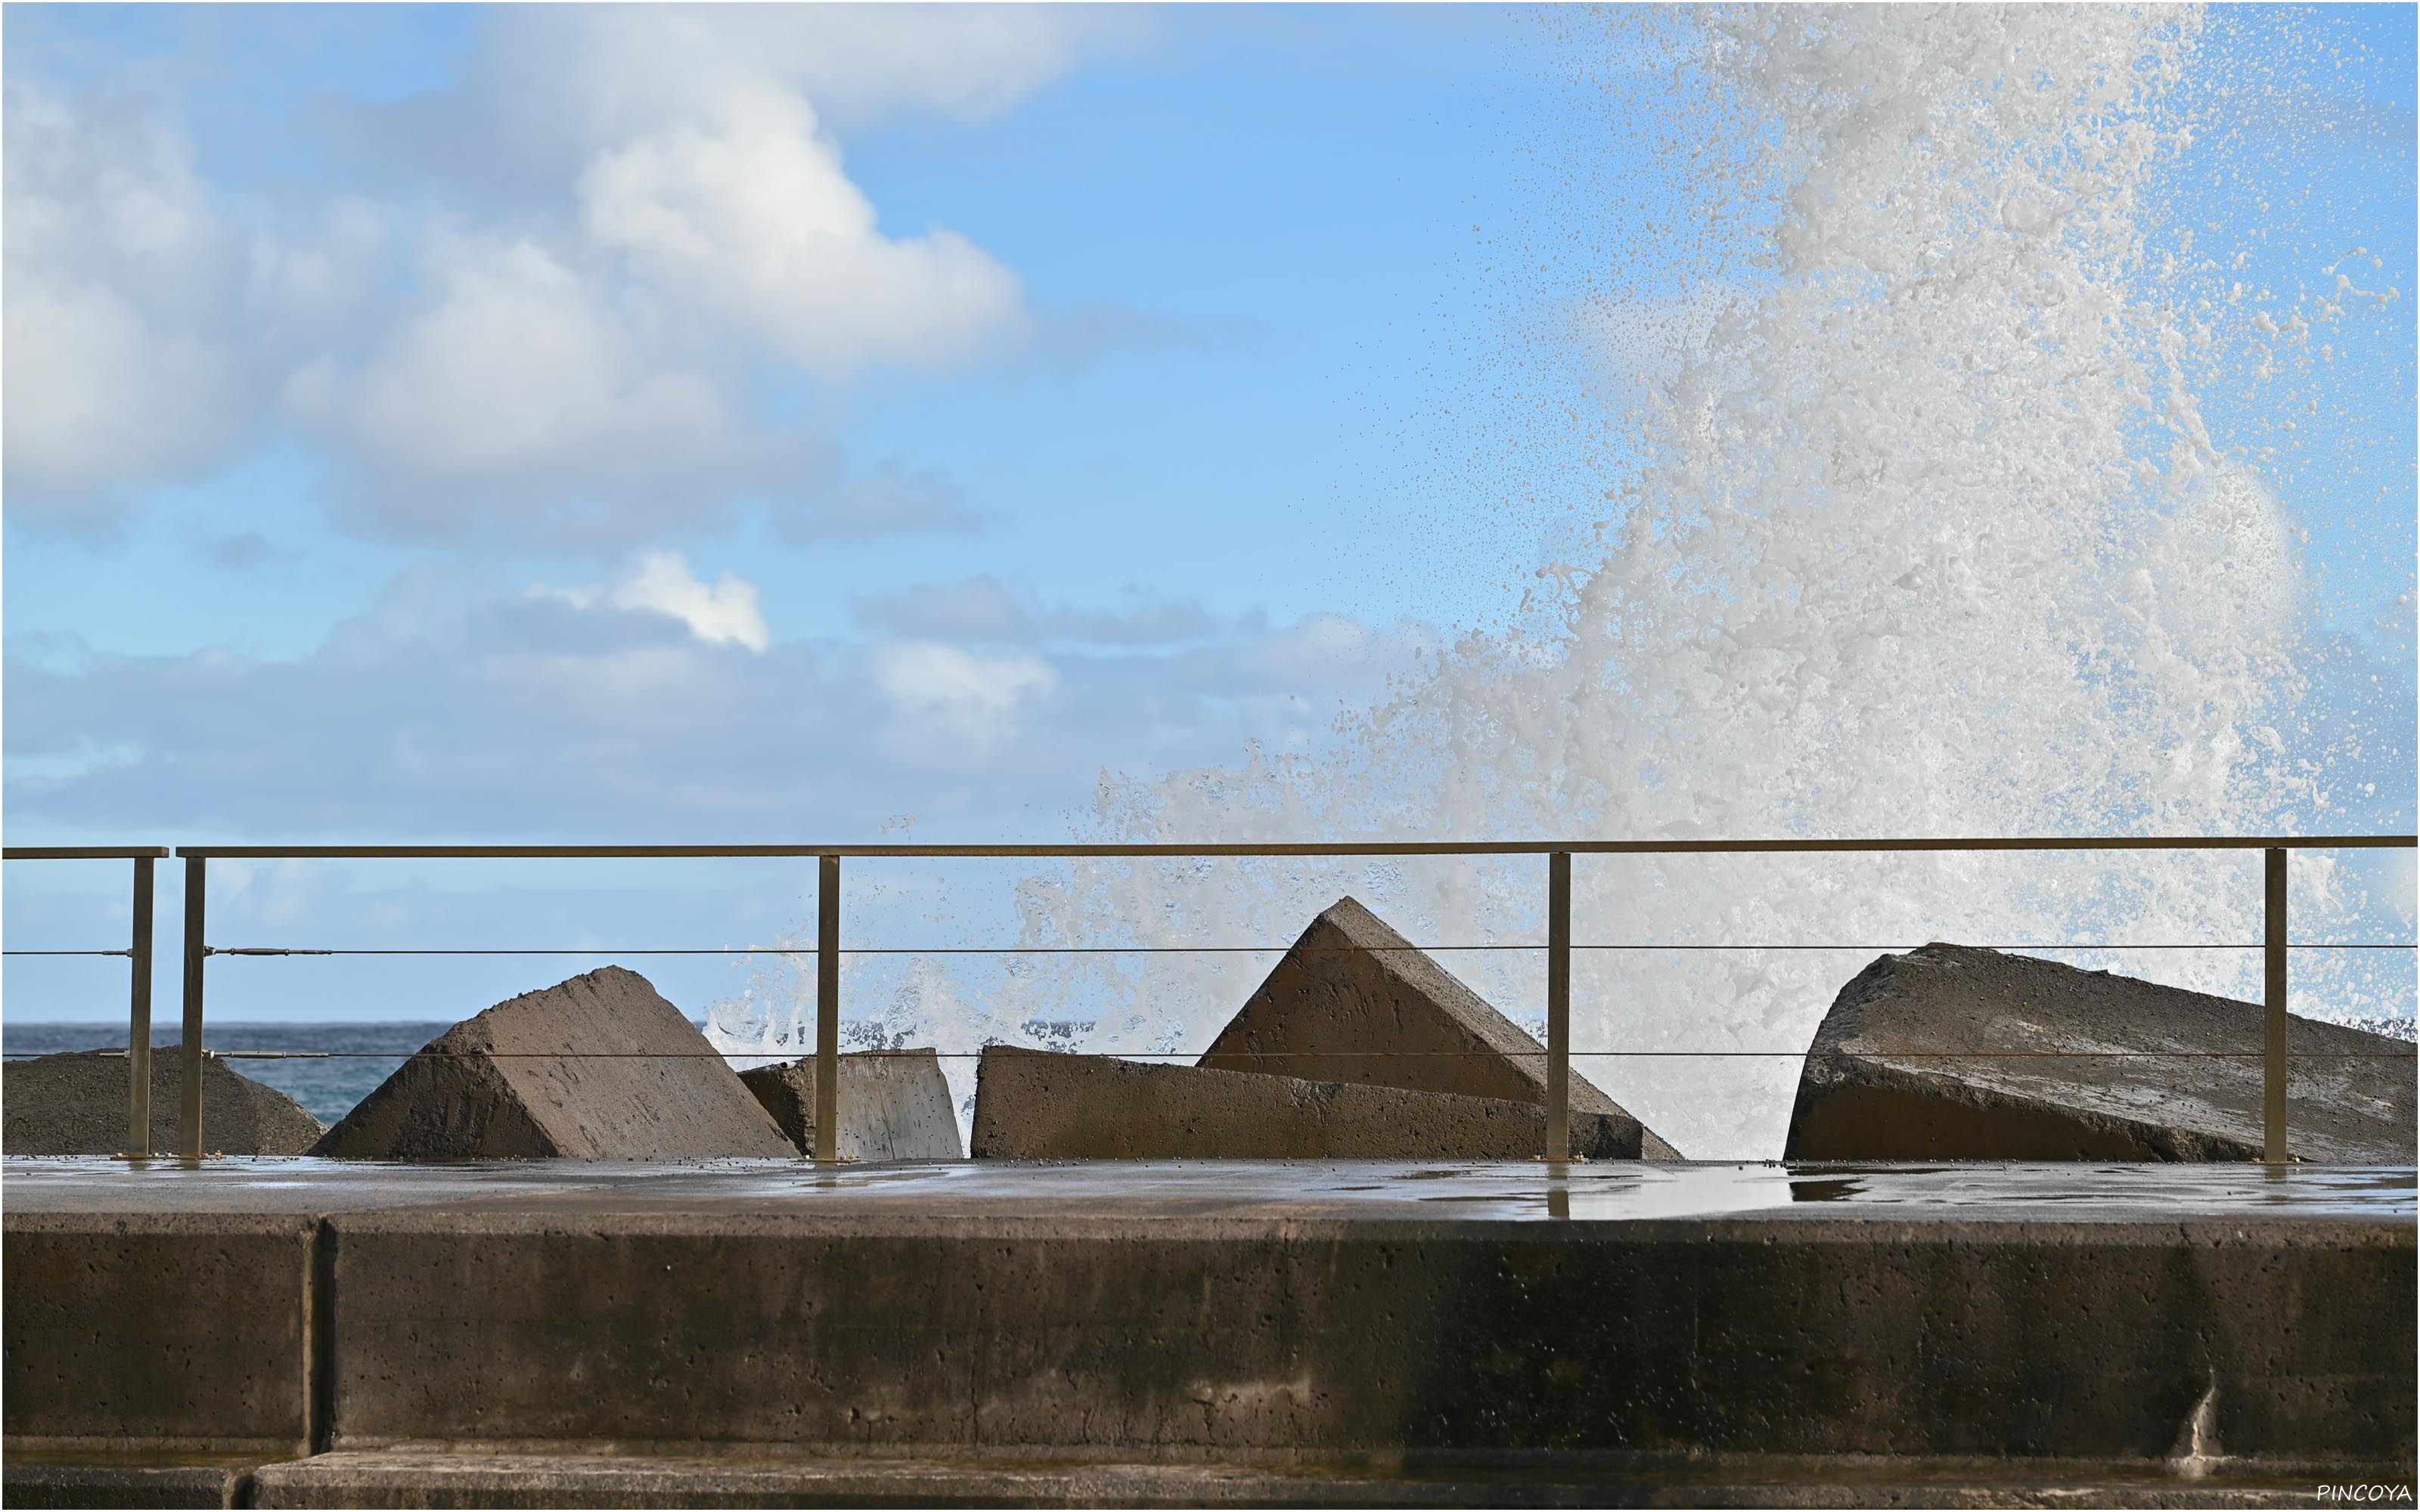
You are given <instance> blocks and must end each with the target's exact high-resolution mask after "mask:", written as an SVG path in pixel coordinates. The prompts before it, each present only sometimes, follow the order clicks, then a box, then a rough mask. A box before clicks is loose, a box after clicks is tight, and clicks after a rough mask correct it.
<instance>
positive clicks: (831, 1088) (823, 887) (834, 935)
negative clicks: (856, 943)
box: [815, 856, 840, 1161]
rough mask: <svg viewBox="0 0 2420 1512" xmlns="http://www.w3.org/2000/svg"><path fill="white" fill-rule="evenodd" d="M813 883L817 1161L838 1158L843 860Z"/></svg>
mask: <svg viewBox="0 0 2420 1512" xmlns="http://www.w3.org/2000/svg"><path fill="white" fill-rule="evenodd" d="M819 859H820V861H821V866H820V868H819V869H818V871H817V873H816V878H815V1159H817V1160H819V1161H829V1160H837V1159H839V1158H840V857H839V856H822V857H820V858H819Z"/></svg>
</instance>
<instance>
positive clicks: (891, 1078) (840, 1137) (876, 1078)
mask: <svg viewBox="0 0 2420 1512" xmlns="http://www.w3.org/2000/svg"><path fill="white" fill-rule="evenodd" d="M739 1080H740V1083H741V1085H742V1086H744V1087H746V1088H748V1090H750V1091H751V1092H753V1093H755V1094H756V1101H757V1102H759V1103H763V1104H764V1105H765V1111H766V1112H768V1113H769V1114H771V1115H772V1116H773V1121H774V1122H775V1123H778V1124H780V1125H781V1126H782V1132H783V1134H787V1135H788V1136H789V1138H790V1143H792V1144H793V1145H796V1146H797V1147H798V1148H799V1153H801V1154H807V1155H812V1154H814V1151H815V1061H814V1057H813V1056H809V1057H805V1058H803V1059H800V1060H788V1061H783V1063H782V1064H780V1065H778V1066H757V1067H754V1068H752V1069H751V1070H748V1071H743V1072H740V1073H739ZM838 1090H839V1101H840V1128H839V1130H838V1131H837V1132H836V1134H835V1135H834V1138H833V1141H832V1152H833V1153H834V1154H836V1155H838V1156H839V1157H840V1158H841V1159H843V1160H962V1159H964V1158H965V1156H966V1148H965V1147H964V1146H962V1145H961V1144H959V1143H958V1116H957V1113H956V1111H955V1110H954V1108H952V1107H951V1105H950V1083H949V1078H948V1077H946V1076H943V1075H942V1074H941V1057H940V1052H939V1051H937V1050H934V1049H932V1048H931V1047H929V1046H927V1047H926V1048H924V1049H922V1050H870V1051H865V1052H862V1053H860V1054H856V1055H847V1056H843V1057H840V1086H839V1089H838Z"/></svg>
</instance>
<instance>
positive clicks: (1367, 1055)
mask: <svg viewBox="0 0 2420 1512" xmlns="http://www.w3.org/2000/svg"><path fill="white" fill-rule="evenodd" d="M175 1044H176V1041H168V1042H167V1043H166V1044H163V1045H158V1046H155V1047H154V1048H155V1049H169V1048H173V1047H174V1046H175ZM1000 1048H1008V1049H1019V1050H1028V1049H1032V1048H1033V1047H1032V1046H1030V1045H1011V1046H1005V1047H1000ZM58 1053H59V1052H55V1051H36V1050H10V1051H8V1052H6V1053H5V1057H0V1058H7V1059H9V1060H23V1059H28V1058H33V1057H40V1056H43V1055H53V1054H58ZM78 1053H81V1054H85V1055H100V1056H107V1057H122V1056H124V1055H125V1054H126V1052H125V1051H124V1050H123V1049H120V1048H116V1047H103V1048H102V1049H100V1050H97V1051H84V1052H78ZM206 1053H207V1054H208V1055H209V1056H212V1057H217V1058H218V1059H221V1060H719V1061H724V1062H728V1061H730V1060H732V1059H734V1058H739V1059H754V1058H759V1057H763V1056H765V1054H766V1053H765V1052H763V1051H757V1050H736V1051H733V1052H731V1053H730V1054H728V1055H726V1054H724V1053H722V1052H721V1051H714V1050H207V1051H206ZM1042 1053H1044V1054H1050V1055H1062V1054H1097V1057H1098V1058H1103V1059H1109V1060H1187V1061H1190V1060H1198V1059H1200V1058H1201V1054H1200V1053H1198V1052H1195V1051H1189V1050H1136V1051H1119V1052H1107V1051H1104V1052H1097V1053H1094V1052H1065V1051H1047V1052H1042ZM845 1054H846V1055H847V1056H848V1057H851V1058H856V1057H867V1056H892V1057H933V1058H937V1059H940V1060H980V1059H982V1058H983V1054H984V1053H983V1052H982V1051H980V1050H934V1051H927V1050H852V1051H847V1052H845ZM1546 1054H1547V1053H1546V1052H1545V1051H1544V1050H1322V1051H1318V1052H1316V1058H1319V1059H1323V1060H1343V1059H1372V1058H1377V1059H1387V1060H1406V1059H1408V1060H1431V1059H1445V1058H1454V1059H1490V1060H1544V1059H1545V1058H1546ZM2262 1054H2263V1052H2261V1051H2258V1050H1896V1049H1890V1048H1887V1047H1885V1048H1881V1049H1876V1048H1872V1047H1869V1046H1861V1047H1859V1048H1857V1049H1854V1050H1574V1051H1572V1052H1570V1055H1571V1057H1572V1058H1573V1059H1575V1060H1577V1059H1582V1058H1586V1059H1592V1060H1604V1059H1658V1058H1673V1059H1685V1058H1692V1057H1696V1058H1728V1057H1738V1058H1744V1059H1777V1058H1780V1059H1791V1060H1798V1059H1805V1058H1808V1057H1815V1056H1827V1057H1830V1056H1876V1057H1890V1058H1892V1059H1897V1060H2258V1059H2259V1058H2261V1056H2262ZM2293 1054H2294V1058H2295V1059H2296V1060H2408V1059H2412V1057H2414V1056H2415V1055H2420V1046H2414V1048H2413V1049H2412V1050H2297V1051H2295V1052H2294V1053H2293ZM789 1058H791V1059H804V1058H808V1057H805V1056H804V1055H800V1056H795V1057H789ZM781 1059H782V1057H779V1056H774V1057H771V1060H772V1062H773V1063H779V1062H780V1061H781ZM1212 1069H1214V1070H1217V1069H1219V1068H1216V1067H1214V1068H1212Z"/></svg>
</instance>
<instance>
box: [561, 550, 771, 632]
mask: <svg viewBox="0 0 2420 1512" xmlns="http://www.w3.org/2000/svg"><path fill="white" fill-rule="evenodd" d="M536 592H537V593H538V594H540V595H541V596H549V597H553V598H559V599H562V600H563V601H564V602H565V603H567V604H571V605H574V606H576V607H578V608H582V609H585V608H587V607H588V606H589V605H591V604H606V605H610V606H612V607H613V608H614V609H638V610H642V611H644V612H646V613H650V614H663V615H669V616H670V617H672V618H673V619H675V620H678V621H680V622H681V623H682V624H683V625H688V626H689V630H690V634H691V635H693V636H695V637H697V638H698V639H699V640H703V641H706V643H708V644H709V645H711V644H716V643H720V642H725V641H727V642H730V643H731V644H734V645H742V646H746V647H747V648H748V649H749V650H751V651H756V652H761V651H763V650H764V649H765V647H766V645H767V644H768V642H769V640H770V639H771V638H770V637H769V636H768V634H767V633H766V630H765V616H764V614H763V612H762V611H761V610H760V609H758V607H757V603H758V599H757V593H756V585H755V584H754V583H752V582H750V581H749V580H748V579H745V578H741V577H738V576H737V575H735V574H732V573H728V572H726V573H724V574H723V575H722V576H721V578H720V579H716V581H715V582H714V584H713V585H712V586H711V587H709V586H708V585H707V584H706V583H705V582H703V581H701V580H700V579H699V578H698V577H697V575H696V574H695V573H693V572H691V571H690V565H689V559H688V558H687V557H685V556H683V555H681V554H680V553H679V552H677V551H642V552H641V553H639V556H638V559H637V561H635V562H634V563H631V567H630V570H629V572H628V573H627V574H625V575H624V576H623V577H622V579H620V580H619V581H617V582H614V583H613V584H612V585H610V586H607V587H601V588H541V589H538V590H536Z"/></svg>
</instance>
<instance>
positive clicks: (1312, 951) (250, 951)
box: [0, 940, 2420, 956]
mask: <svg viewBox="0 0 2420 1512" xmlns="http://www.w3.org/2000/svg"><path fill="white" fill-rule="evenodd" d="M1942 943H1944V944H1954V945H1958V946H1961V947H1962V948H1963V949H1970V950H2259V949H2266V947H2265V946H2264V945H2262V944H2260V943H2259V942H2257V941H2256V942H2254V943H2251V944H2248V945H2229V944H2223V943H2222V944H2202V945H2168V944H2156V945H2153V944H2135V943H2133V942H2131V941H2119V942H2117V943H2114V944H2113V943H2101V942H2093V941H2085V940H2067V941H2051V942H2034V943H2028V944H2020V945H1993V944H1984V945H1973V944H1968V943H1967V942H1966V941H1963V940H1954V941H1944V942H1942ZM1544 949H1549V948H1548V947H1547V946H1545V945H1542V944H1530V943H1528V942H1522V943H1515V944H1505V945H1333V946H1322V945H1301V944H1294V945H849V946H843V947H842V948H841V950H840V953H841V954H842V955H915V956H922V955H1274V954H1278V953H1280V952H1288V953H1300V954H1306V955H1387V954H1404V953H1407V952H1408V953H1412V954H1419V955H1443V954H1458V953H1470V952H1483V951H1491V950H1494V951H1509V950H1544ZM1572 949H1573V950H1574V951H1575V952H1576V951H1580V950H1907V949H1918V947H1915V946H1910V945H1906V944H1899V945H1575V946H1573V947H1572ZM2286 949H2289V950H2414V949H2420V941H2412V940H2293V941H2288V944H2287V946H2286ZM127 953H128V952H126V951H124V950H8V951H5V952H0V954H8V955H125V954H127ZM816 953H817V952H816V949H815V948H814V946H812V945H719V946H708V945H689V946H604V945H566V946H410V947H405V946H335V947H327V948H319V947H311V946H267V945H248V946H222V945H212V946H209V947H206V948H205V949H204V950H203V954H205V955H211V956H222V955H227V956H289V955H311V956H322V955H324V956H338V955H381V956H416V955H428V956H517V955H814V954H816Z"/></svg>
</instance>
